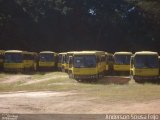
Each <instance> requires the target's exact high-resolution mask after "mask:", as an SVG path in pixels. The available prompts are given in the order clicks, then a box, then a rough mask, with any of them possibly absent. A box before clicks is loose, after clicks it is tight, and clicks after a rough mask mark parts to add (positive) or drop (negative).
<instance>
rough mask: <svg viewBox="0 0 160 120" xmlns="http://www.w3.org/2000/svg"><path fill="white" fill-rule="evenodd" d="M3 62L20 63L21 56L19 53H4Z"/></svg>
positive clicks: (21, 60)
mask: <svg viewBox="0 0 160 120" xmlns="http://www.w3.org/2000/svg"><path fill="white" fill-rule="evenodd" d="M5 62H6V63H22V62H23V56H22V54H21V53H6V54H5Z"/></svg>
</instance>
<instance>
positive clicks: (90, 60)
mask: <svg viewBox="0 0 160 120" xmlns="http://www.w3.org/2000/svg"><path fill="white" fill-rule="evenodd" d="M74 67H75V68H95V67H96V56H94V55H81V56H80V55H79V56H75V57H74Z"/></svg>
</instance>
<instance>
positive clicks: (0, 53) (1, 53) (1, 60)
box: [0, 50, 5, 70]
mask: <svg viewBox="0 0 160 120" xmlns="http://www.w3.org/2000/svg"><path fill="white" fill-rule="evenodd" d="M4 53H5V50H0V70H2V69H3V63H4Z"/></svg>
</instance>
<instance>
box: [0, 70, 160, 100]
mask: <svg viewBox="0 0 160 120" xmlns="http://www.w3.org/2000/svg"><path fill="white" fill-rule="evenodd" d="M2 76H5V75H2ZM31 77H33V81H34V80H35V79H36V80H37V81H38V79H44V78H48V79H47V80H45V81H42V82H37V83H36V82H35V83H33V84H24V83H25V81H17V82H14V83H0V92H8V91H48V90H49V91H76V92H77V93H83V96H85V97H95V98H96V99H98V100H102V99H103V100H104V101H110V102H119V101H135V102H137V101H148V100H155V99H160V94H159V93H160V85H157V84H151V83H146V84H138V83H135V82H134V81H133V80H131V81H130V82H129V83H127V84H113V83H111V84H103V83H100V82H98V83H82V82H77V81H76V80H73V79H69V78H68V75H67V74H65V73H60V72H53V73H45V74H35V75H32V76H31ZM98 100H97V101H98Z"/></svg>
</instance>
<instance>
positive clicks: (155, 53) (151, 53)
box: [135, 51, 158, 55]
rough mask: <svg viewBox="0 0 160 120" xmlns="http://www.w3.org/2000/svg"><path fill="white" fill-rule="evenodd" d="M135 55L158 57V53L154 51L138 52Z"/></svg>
mask: <svg viewBox="0 0 160 120" xmlns="http://www.w3.org/2000/svg"><path fill="white" fill-rule="evenodd" d="M135 55H158V53H157V52H152V51H139V52H136V53H135Z"/></svg>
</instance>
